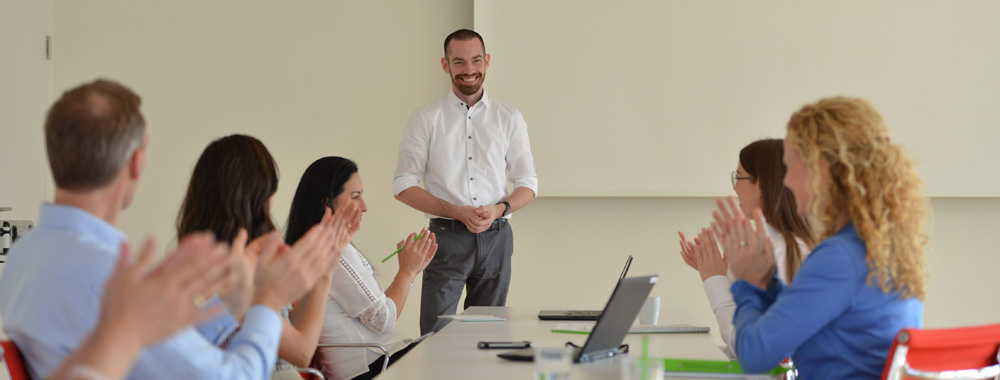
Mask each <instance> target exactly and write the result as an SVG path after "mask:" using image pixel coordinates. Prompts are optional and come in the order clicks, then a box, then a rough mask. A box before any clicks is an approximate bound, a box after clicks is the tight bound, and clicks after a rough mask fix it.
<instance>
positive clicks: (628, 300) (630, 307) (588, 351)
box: [497, 276, 659, 363]
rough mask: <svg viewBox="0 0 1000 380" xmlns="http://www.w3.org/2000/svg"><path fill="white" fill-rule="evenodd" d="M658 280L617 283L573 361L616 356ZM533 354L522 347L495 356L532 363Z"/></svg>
mask: <svg viewBox="0 0 1000 380" xmlns="http://www.w3.org/2000/svg"><path fill="white" fill-rule="evenodd" d="M658 279H659V277H657V276H645V277H635V278H625V279H622V280H621V281H620V282H618V286H615V290H614V292H612V293H611V298H610V299H609V300H608V303H607V305H605V306H604V311H603V312H602V314H601V318H600V319H598V320H597V324H595V325H594V328H593V329H592V330H591V332H590V336H588V337H587V341H586V342H585V343H584V344H583V347H582V348H579V349H577V350H576V351H575V352H574V355H573V361H574V362H577V363H583V362H592V361H595V360H599V359H604V358H610V357H612V356H615V355H616V354H618V352H619V348H620V347H621V344H622V342H623V341H625V335H626V334H628V329H629V327H631V326H632V322H634V321H635V317H636V316H638V315H639V310H640V309H642V304H643V303H645V302H646V298H647V297H649V292H650V291H652V290H653V285H655V284H656V281H657V280H658ZM534 352H535V350H534V348H525V349H521V350H517V351H510V352H503V353H500V354H498V355H497V356H499V357H501V358H504V359H507V360H516V361H532V360H533V359H534Z"/></svg>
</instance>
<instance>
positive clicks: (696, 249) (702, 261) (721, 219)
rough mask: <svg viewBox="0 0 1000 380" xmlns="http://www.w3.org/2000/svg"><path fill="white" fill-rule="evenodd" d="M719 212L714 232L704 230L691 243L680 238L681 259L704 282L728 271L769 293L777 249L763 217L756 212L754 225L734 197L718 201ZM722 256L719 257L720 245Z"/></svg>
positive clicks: (681, 236)
mask: <svg viewBox="0 0 1000 380" xmlns="http://www.w3.org/2000/svg"><path fill="white" fill-rule="evenodd" d="M716 204H717V206H718V208H719V209H718V210H716V211H714V212H712V217H713V218H714V219H715V221H714V222H712V224H711V228H702V229H701V232H699V233H698V237H696V238H695V239H694V242H691V241H689V240H688V239H687V237H686V236H684V233H682V232H678V235H680V238H681V240H680V245H681V257H682V258H683V259H684V262H685V263H687V264H688V265H689V266H690V267H692V268H694V269H695V270H697V271H698V273H699V274H700V275H701V279H702V281H704V280H707V279H708V278H709V277H712V276H716V275H723V276H724V275H725V274H726V268H727V267H728V269H729V270H730V271H732V273H733V276H734V277H735V278H737V279H740V280H744V281H747V282H749V283H751V284H753V285H755V286H757V287H759V288H761V289H767V288H768V286H770V284H771V281H772V280H773V278H774V268H775V262H774V245H773V243H772V241H771V238H770V237H768V236H767V229H766V227H765V226H766V225H767V224H766V222H765V221H764V213H763V212H762V211H761V210H760V209H757V210H755V211H754V215H753V217H754V221H753V222H752V223H751V221H750V220H749V219H748V218H747V217H746V215H744V214H743V211H742V210H741V209H740V206H739V204H738V203H737V201H736V198H734V197H728V198H726V199H719V200H717V201H716ZM720 243H721V245H722V254H720V253H719V244H720Z"/></svg>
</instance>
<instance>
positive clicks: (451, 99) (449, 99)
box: [445, 89, 490, 108]
mask: <svg viewBox="0 0 1000 380" xmlns="http://www.w3.org/2000/svg"><path fill="white" fill-rule="evenodd" d="M445 99H446V103H447V104H449V105H452V106H458V105H465V101H464V100H462V99H459V98H458V95H455V91H454V89H449V90H448V95H446V96H445ZM479 103H482V104H483V107H486V108H490V96H489V95H487V94H486V89H483V98H482V99H479V101H478V102H476V104H477V105H478V104H479Z"/></svg>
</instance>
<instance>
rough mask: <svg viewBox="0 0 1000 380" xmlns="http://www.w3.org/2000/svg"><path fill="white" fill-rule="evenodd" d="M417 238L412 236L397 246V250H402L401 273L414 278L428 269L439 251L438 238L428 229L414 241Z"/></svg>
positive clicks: (400, 256) (400, 252)
mask: <svg viewBox="0 0 1000 380" xmlns="http://www.w3.org/2000/svg"><path fill="white" fill-rule="evenodd" d="M416 236H417V235H416V234H410V236H407V237H406V239H403V241H400V242H399V243H398V244H396V248H402V250H400V251H399V271H400V272H405V273H407V274H409V275H412V276H416V275H417V274H418V273H420V272H422V271H423V270H424V268H427V265H428V264H430V263H431V260H432V259H434V254H435V253H437V249H438V244H437V236H436V235H434V233H433V232H430V230H428V229H427V227H424V228H423V230H421V231H420V238H419V239H416V240H415V241H414V238H416Z"/></svg>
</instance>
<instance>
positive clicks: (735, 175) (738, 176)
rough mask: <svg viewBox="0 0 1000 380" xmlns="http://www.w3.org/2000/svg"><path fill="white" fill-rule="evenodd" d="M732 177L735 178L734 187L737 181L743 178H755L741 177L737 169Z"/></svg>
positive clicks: (750, 178)
mask: <svg viewBox="0 0 1000 380" xmlns="http://www.w3.org/2000/svg"><path fill="white" fill-rule="evenodd" d="M730 178H732V180H733V188H735V187H736V181H739V180H741V179H749V180H752V179H753V177H740V173H737V172H735V171H734V172H733V175H732V176H731V177H730Z"/></svg>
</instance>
